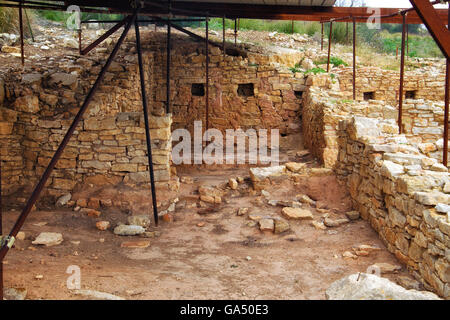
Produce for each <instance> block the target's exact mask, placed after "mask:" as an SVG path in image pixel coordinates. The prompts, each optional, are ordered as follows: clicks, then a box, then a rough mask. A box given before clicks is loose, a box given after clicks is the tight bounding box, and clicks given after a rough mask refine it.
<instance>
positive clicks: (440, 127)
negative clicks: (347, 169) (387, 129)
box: [302, 87, 444, 168]
mask: <svg viewBox="0 0 450 320" xmlns="http://www.w3.org/2000/svg"><path fill="white" fill-rule="evenodd" d="M344 97H345V95H344V94H342V93H339V92H333V91H329V90H324V89H320V88H316V87H310V88H309V90H308V91H307V92H306V93H305V98H304V102H303V107H302V112H303V115H302V120H303V134H304V137H305V139H304V140H305V141H304V143H305V145H306V146H307V147H308V149H310V151H311V152H312V153H313V154H314V155H315V156H316V157H317V158H319V160H320V161H322V162H323V164H324V165H325V166H326V167H327V168H332V167H333V166H334V164H335V162H336V159H337V149H338V142H337V136H338V135H337V131H338V123H339V121H340V120H342V119H344V118H346V117H349V116H351V115H357V116H364V117H368V118H373V119H377V118H379V119H392V120H395V121H397V119H398V109H397V108H395V107H392V106H390V105H387V104H386V103H385V102H384V101H375V100H371V101H359V102H354V101H350V100H347V99H345V98H344ZM402 117H403V120H402V122H403V132H404V133H405V135H406V137H408V139H409V140H410V141H412V142H414V143H416V144H417V145H419V146H420V148H421V150H422V151H423V152H424V153H426V154H427V155H428V156H430V157H433V158H435V159H437V160H442V146H443V142H442V136H443V131H444V103H443V102H432V101H424V100H421V99H419V100H412V99H408V100H406V101H405V103H404V105H403V116H402ZM393 130H394V131H395V132H398V127H397V128H396V129H393ZM393 133H394V132H393Z"/></svg>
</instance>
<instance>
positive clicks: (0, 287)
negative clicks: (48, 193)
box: [0, 155, 3, 301]
mask: <svg viewBox="0 0 450 320" xmlns="http://www.w3.org/2000/svg"><path fill="white" fill-rule="evenodd" d="M0 156H1V155H0ZM2 235H3V203H2V159H1V158H0V237H1V236H2ZM0 301H3V259H1V260H0Z"/></svg>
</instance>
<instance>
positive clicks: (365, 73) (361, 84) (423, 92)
mask: <svg viewBox="0 0 450 320" xmlns="http://www.w3.org/2000/svg"><path fill="white" fill-rule="evenodd" d="M337 74H338V75H339V82H340V86H341V91H342V92H346V97H347V98H351V97H352V92H353V69H352V68H351V67H350V68H342V69H340V70H339V71H337ZM399 86H400V74H399V72H398V71H392V70H383V69H381V68H378V67H361V68H358V69H357V72H356V99H357V100H364V92H374V99H375V100H383V101H386V102H387V103H389V104H393V105H396V104H397V103H398V98H399ZM407 91H414V95H415V97H414V98H415V99H424V100H430V101H443V100H444V96H445V67H444V66H442V67H440V68H439V69H436V68H431V67H428V68H421V69H418V70H414V71H407V72H405V80H404V93H403V94H404V97H405V96H406V92H407Z"/></svg>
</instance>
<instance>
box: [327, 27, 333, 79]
mask: <svg viewBox="0 0 450 320" xmlns="http://www.w3.org/2000/svg"><path fill="white" fill-rule="evenodd" d="M332 32H333V21H330V36H329V37H328V60H327V72H329V71H330V58H331V37H332Z"/></svg>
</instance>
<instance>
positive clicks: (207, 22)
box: [205, 16, 209, 130]
mask: <svg viewBox="0 0 450 320" xmlns="http://www.w3.org/2000/svg"><path fill="white" fill-rule="evenodd" d="M205 39H206V41H205V44H206V97H205V100H206V101H205V103H206V130H208V129H209V17H208V16H206V37H205Z"/></svg>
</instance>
